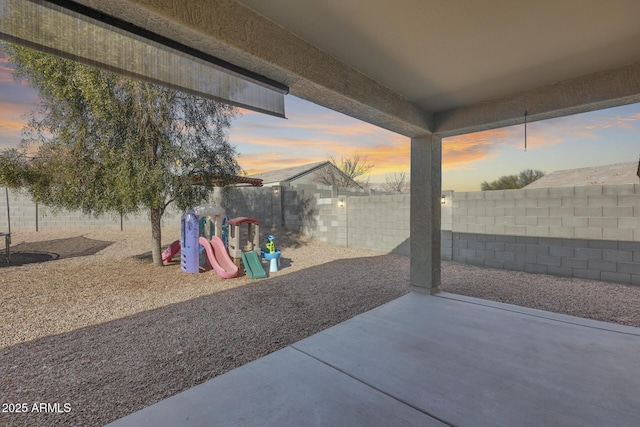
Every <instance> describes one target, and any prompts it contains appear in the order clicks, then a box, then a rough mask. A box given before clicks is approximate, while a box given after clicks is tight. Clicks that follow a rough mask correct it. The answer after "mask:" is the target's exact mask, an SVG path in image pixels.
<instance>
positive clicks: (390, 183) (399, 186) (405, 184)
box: [382, 172, 411, 193]
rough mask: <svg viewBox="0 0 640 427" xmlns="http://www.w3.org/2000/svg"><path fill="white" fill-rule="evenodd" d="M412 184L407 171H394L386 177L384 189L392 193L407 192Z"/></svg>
mask: <svg viewBox="0 0 640 427" xmlns="http://www.w3.org/2000/svg"><path fill="white" fill-rule="evenodd" d="M410 188H411V185H410V183H409V179H408V177H407V174H406V173H405V172H393V173H392V174H389V175H387V176H386V177H385V183H384V184H382V189H383V190H384V191H388V192H390V193H406V192H408V191H409V190H410Z"/></svg>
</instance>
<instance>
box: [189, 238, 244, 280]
mask: <svg viewBox="0 0 640 427" xmlns="http://www.w3.org/2000/svg"><path fill="white" fill-rule="evenodd" d="M198 242H199V243H200V244H201V245H202V246H203V247H204V250H205V252H206V253H207V260H208V261H209V264H211V267H213V269H214V270H215V272H216V273H218V276H220V277H222V278H223V279H231V278H232V277H236V276H237V275H238V266H237V265H235V264H234V263H233V261H232V260H231V258H230V257H229V254H227V249H226V248H225V247H224V243H223V242H222V240H220V238H219V237H216V236H213V237H212V238H211V242H209V241H208V240H207V239H205V238H204V237H200V239H199V240H198Z"/></svg>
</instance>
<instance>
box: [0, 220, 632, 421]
mask: <svg viewBox="0 0 640 427" xmlns="http://www.w3.org/2000/svg"><path fill="white" fill-rule="evenodd" d="M166 235H167V233H165V236H166ZM171 237H173V238H175V237H176V236H171V235H169V236H168V238H167V240H166V242H164V243H165V244H169V243H170V242H171V241H172V240H173V239H172V238H171ZM276 239H277V240H276V242H277V244H278V247H279V248H280V249H281V250H282V254H283V255H282V256H283V259H282V269H281V270H280V271H279V272H277V273H274V274H272V275H271V277H269V278H268V279H263V280H249V279H248V278H247V277H246V276H244V277H240V278H236V279H230V280H222V279H220V278H218V277H217V276H216V275H215V273H213V272H206V273H201V274H197V275H187V274H183V273H181V272H180V268H179V266H178V265H172V266H168V267H164V268H161V269H156V268H153V267H152V266H151V265H150V256H149V253H148V246H149V239H148V238H147V234H146V233H120V232H100V233H86V234H84V235H82V236H80V235H79V234H78V233H75V234H64V233H42V232H41V233H23V234H16V235H15V236H14V238H13V243H14V247H15V249H16V255H15V260H16V262H17V263H18V264H21V265H15V266H9V267H2V268H0V287H1V289H2V292H1V293H0V378H1V382H0V403H1V404H22V403H24V404H26V405H27V408H28V412H29V413H26V414H25V413H0V426H14V425H15V426H36V425H43V426H44V425H46V426H68V425H81V426H101V425H104V424H106V423H108V422H110V421H113V420H115V419H117V418H120V417H122V416H124V415H127V414H129V413H131V412H134V411H136V410H138V409H141V408H143V407H145V406H148V405H151V404H153V403H155V402H157V401H159V400H162V399H164V398H166V397H168V396H171V395H173V394H176V393H178V392H179V391H182V390H185V389H187V388H190V387H193V386H195V385H197V384H200V383H202V382H204V381H206V380H208V379H210V378H213V377H215V376H218V375H220V374H222V373H224V372H227V371H228V370H231V369H233V368H235V367H238V366H241V365H243V364H245V363H247V362H249V361H251V360H254V359H256V358H259V357H261V356H263V355H266V354H268V353H271V352H273V351H276V350H278V349H280V348H282V347H285V346H287V345H288V344H291V343H293V342H296V341H298V340H300V339H302V338H305V337H307V336H309V335H312V334H314V333H316V332H319V331H321V330H323V329H326V328H328V327H330V326H332V325H334V324H337V323H339V322H342V321H344V320H346V319H349V318H351V317H353V316H355V315H357V314H359V313H362V312H364V311H367V310H369V309H371V308H374V307H376V306H378V305H381V304H384V303H385V302H388V301H390V300H392V299H395V298H397V297H399V296H401V295H403V294H405V293H407V292H409V288H408V282H409V273H408V271H409V261H408V259H407V258H405V257H401V256H395V255H380V254H374V253H371V252H368V251H363V250H357V249H351V248H340V247H335V246H331V245H329V244H326V243H323V242H319V241H316V240H313V239H309V238H306V237H301V236H296V235H278V234H276ZM47 260H50V261H47ZM442 276H443V284H442V287H441V290H443V291H446V292H452V293H458V294H463V295H469V296H474V297H479V298H485V299H491V300H494V301H502V302H507V303H513V304H519V305H523V306H527V307H533V308H539V309H544V310H550V311H556V312H560V313H566V314H572V315H576V316H582V317H589V318H593V319H598V320H605V321H611V322H617V323H622V324H627V325H633V326H640V287H630V286H622V285H613V284H605V283H599V282H592V281H583V280H575V279H563V278H555V277H551V276H542V275H531V274H526V273H514V272H507V271H502V270H488V269H481V268H477V267H472V266H466V265H461V264H456V263H451V262H443V266H442ZM40 402H44V403H49V404H59V411H60V412H61V413H46V414H45V413H36V412H33V404H34V403H40ZM65 404H67V406H65ZM3 409H15V406H13V407H6V408H3ZM52 409H57V408H56V407H55V406H54V405H51V406H50V407H49V410H52ZM67 409H69V410H70V412H69V411H67V412H65V411H66V410H67ZM55 412H57V411H55Z"/></svg>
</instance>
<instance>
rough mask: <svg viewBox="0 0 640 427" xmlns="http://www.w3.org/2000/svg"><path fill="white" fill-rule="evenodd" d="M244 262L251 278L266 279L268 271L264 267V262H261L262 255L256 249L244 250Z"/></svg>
mask: <svg viewBox="0 0 640 427" xmlns="http://www.w3.org/2000/svg"><path fill="white" fill-rule="evenodd" d="M242 264H243V265H244V271H246V272H247V276H249V278H250V279H264V278H265V277H267V273H266V271H264V268H263V267H262V262H260V257H259V256H258V254H257V253H255V252H254V251H251V252H242Z"/></svg>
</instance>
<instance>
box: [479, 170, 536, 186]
mask: <svg viewBox="0 0 640 427" xmlns="http://www.w3.org/2000/svg"><path fill="white" fill-rule="evenodd" d="M543 176H544V172H543V171H541V170H533V169H525V170H523V171H522V172H520V174H518V175H505V176H501V177H500V178H498V179H497V180H495V181H492V182H487V181H484V182H483V183H482V184H480V188H481V189H482V191H487V190H513V189H519V188H523V187H526V186H527V185H529V184H531V183H532V182H533V181H536V180H538V179H540V178H542V177H543Z"/></svg>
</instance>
